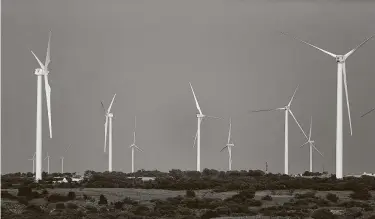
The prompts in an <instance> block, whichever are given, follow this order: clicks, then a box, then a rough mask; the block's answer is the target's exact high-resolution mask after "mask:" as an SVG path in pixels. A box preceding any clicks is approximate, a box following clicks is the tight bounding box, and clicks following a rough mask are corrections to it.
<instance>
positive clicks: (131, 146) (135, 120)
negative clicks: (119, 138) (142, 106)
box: [129, 116, 143, 173]
mask: <svg viewBox="0 0 375 219" xmlns="http://www.w3.org/2000/svg"><path fill="white" fill-rule="evenodd" d="M136 129H137V117H136V116H135V117H134V133H133V134H134V135H133V137H134V138H133V144H131V145H130V146H129V148H131V149H132V173H134V149H135V148H136V149H138V150H139V151H141V152H143V150H142V149H140V148H139V147H138V146H137V145H136V144H135V133H136Z"/></svg>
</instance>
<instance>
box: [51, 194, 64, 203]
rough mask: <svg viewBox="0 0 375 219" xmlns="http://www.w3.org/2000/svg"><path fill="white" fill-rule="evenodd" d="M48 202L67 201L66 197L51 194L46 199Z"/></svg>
mask: <svg viewBox="0 0 375 219" xmlns="http://www.w3.org/2000/svg"><path fill="white" fill-rule="evenodd" d="M48 201H49V202H66V201H68V197H67V196H63V195H60V194H57V193H53V194H51V195H50V196H49V197H48Z"/></svg>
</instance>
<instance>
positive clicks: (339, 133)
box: [282, 32, 375, 179]
mask: <svg viewBox="0 0 375 219" xmlns="http://www.w3.org/2000/svg"><path fill="white" fill-rule="evenodd" d="M282 34H284V35H286V36H289V34H286V33H284V32H282ZM374 36H375V35H372V36H371V37H369V38H367V39H366V40H365V41H363V42H362V43H361V44H359V45H358V46H357V47H355V48H354V49H352V50H350V51H349V52H348V53H346V54H345V55H336V54H333V53H331V52H328V51H326V50H324V49H321V48H319V47H317V46H314V45H312V44H310V43H308V42H306V41H303V40H301V39H298V38H296V37H294V36H291V37H292V38H293V39H295V40H297V41H299V42H301V43H304V44H307V45H309V46H310V47H313V48H315V49H317V50H319V51H321V52H323V53H325V54H327V55H329V56H331V57H333V58H335V60H336V62H337V106H336V178H338V179H342V178H343V158H342V157H343V108H342V104H343V93H342V81H344V85H345V95H346V105H347V108H348V117H349V125H350V135H353V130H352V121H351V117H350V107H349V97H348V84H347V80H346V67H345V61H346V60H347V58H348V57H349V56H351V55H352V54H353V53H354V52H355V51H357V49H359V48H360V47H361V46H363V45H364V44H365V43H366V42H367V41H369V40H370V39H372V38H373V37H374Z"/></svg>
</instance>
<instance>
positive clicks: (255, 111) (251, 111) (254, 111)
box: [249, 108, 280, 113]
mask: <svg viewBox="0 0 375 219" xmlns="http://www.w3.org/2000/svg"><path fill="white" fill-rule="evenodd" d="M278 109H280V108H276V109H261V110H250V111H249V112H250V113H257V112H268V111H274V110H278Z"/></svg>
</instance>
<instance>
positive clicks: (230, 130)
mask: <svg viewBox="0 0 375 219" xmlns="http://www.w3.org/2000/svg"><path fill="white" fill-rule="evenodd" d="M231 132H232V119H231V118H229V132H228V142H227V144H226V146H225V147H223V149H221V151H220V152H222V151H223V150H224V149H225V148H227V149H228V157H229V158H228V159H229V169H228V170H229V171H232V147H234V143H233V142H232V143H231V140H232V136H231Z"/></svg>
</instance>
